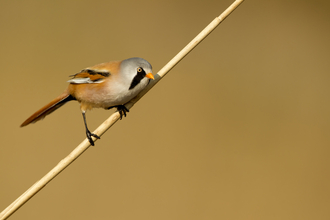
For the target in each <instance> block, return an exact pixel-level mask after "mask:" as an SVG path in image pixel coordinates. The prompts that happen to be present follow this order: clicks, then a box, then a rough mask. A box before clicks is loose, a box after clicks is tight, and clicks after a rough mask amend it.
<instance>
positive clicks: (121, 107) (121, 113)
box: [107, 105, 129, 120]
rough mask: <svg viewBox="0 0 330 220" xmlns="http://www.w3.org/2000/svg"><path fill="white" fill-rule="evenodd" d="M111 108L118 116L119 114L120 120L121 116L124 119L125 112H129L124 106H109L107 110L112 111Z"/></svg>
mask: <svg viewBox="0 0 330 220" xmlns="http://www.w3.org/2000/svg"><path fill="white" fill-rule="evenodd" d="M112 108H117V111H118V112H119V114H120V120H121V119H122V118H123V116H125V117H126V112H129V110H128V109H127V108H126V106H125V105H116V106H111V107H109V108H107V109H108V110H109V109H112Z"/></svg>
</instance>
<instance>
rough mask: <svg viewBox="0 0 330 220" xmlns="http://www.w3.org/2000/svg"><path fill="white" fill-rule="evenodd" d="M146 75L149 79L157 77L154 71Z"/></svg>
mask: <svg viewBox="0 0 330 220" xmlns="http://www.w3.org/2000/svg"><path fill="white" fill-rule="evenodd" d="M146 77H147V78H149V79H155V77H154V76H153V75H152V73H148V74H147V75H146Z"/></svg>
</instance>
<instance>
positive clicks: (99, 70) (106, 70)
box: [68, 61, 121, 84]
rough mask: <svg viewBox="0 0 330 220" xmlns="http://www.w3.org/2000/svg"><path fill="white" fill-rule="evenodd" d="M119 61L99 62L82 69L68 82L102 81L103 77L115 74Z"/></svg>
mask: <svg viewBox="0 0 330 220" xmlns="http://www.w3.org/2000/svg"><path fill="white" fill-rule="evenodd" d="M120 63H121V62H120V61H114V62H108V63H101V64H97V65H95V66H92V67H89V68H86V69H83V70H82V71H81V72H79V73H77V74H75V75H73V78H72V79H71V80H69V81H68V82H70V83H74V84H82V83H100V82H103V79H105V78H107V77H109V76H110V75H112V74H117V72H118V68H119V65H120Z"/></svg>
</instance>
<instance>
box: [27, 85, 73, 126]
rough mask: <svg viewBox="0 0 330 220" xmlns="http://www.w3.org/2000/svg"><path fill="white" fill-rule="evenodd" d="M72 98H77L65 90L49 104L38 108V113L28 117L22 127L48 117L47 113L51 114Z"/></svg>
mask: <svg viewBox="0 0 330 220" xmlns="http://www.w3.org/2000/svg"><path fill="white" fill-rule="evenodd" d="M71 100H76V99H75V98H74V97H73V96H71V95H70V94H69V92H68V91H65V92H64V93H63V94H61V95H60V96H58V97H57V98H55V99H54V100H53V101H51V102H50V103H49V104H47V105H45V106H44V107H42V108H41V109H40V110H38V111H37V112H36V113H34V114H33V115H31V116H30V117H29V118H28V119H26V120H25V121H24V122H23V123H22V124H21V127H24V126H26V125H28V124H31V123H35V122H37V121H39V120H41V119H43V118H44V117H46V116H47V115H49V114H50V113H52V112H53V111H55V110H56V109H58V108H59V107H61V106H62V105H64V104H65V103H67V102H68V101H71Z"/></svg>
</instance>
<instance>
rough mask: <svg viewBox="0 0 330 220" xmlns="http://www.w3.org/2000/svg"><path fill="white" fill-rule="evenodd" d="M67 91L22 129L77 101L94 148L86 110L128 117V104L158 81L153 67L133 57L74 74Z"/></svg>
mask: <svg viewBox="0 0 330 220" xmlns="http://www.w3.org/2000/svg"><path fill="white" fill-rule="evenodd" d="M70 77H72V78H71V79H70V80H69V81H68V82H69V85H68V88H67V89H66V90H65V91H64V92H63V93H62V94H61V95H59V96H58V97H56V98H55V99H54V100H53V101H51V102H50V103H48V104H47V105H45V106H44V107H42V108H41V109H39V110H38V111H36V112H35V113H34V114H32V115H31V116H30V117H29V118H28V119H26V120H25V121H24V122H23V123H22V124H21V126H20V127H24V126H27V125H29V124H31V123H35V122H37V121H39V120H41V119H43V118H45V117H46V116H47V115H49V114H51V113H52V112H54V111H55V110H56V109H58V108H60V107H61V106H63V105H64V104H65V103H67V102H69V101H73V100H75V101H78V102H79V103H80V110H81V113H82V116H83V120H84V125H85V130H86V137H87V139H88V141H89V143H90V144H91V145H92V146H94V141H93V139H92V137H95V138H96V139H100V137H99V136H98V135H96V134H94V133H92V132H91V131H90V130H89V129H88V126H87V120H86V111H87V110H91V109H93V108H104V109H111V108H117V111H118V112H119V114H120V119H122V117H123V116H125V117H126V113H127V112H129V110H128V109H127V108H126V107H125V104H126V103H127V102H129V101H130V100H131V99H132V98H134V97H136V96H137V95H138V94H139V93H140V92H141V91H142V90H143V89H144V88H145V87H146V86H147V85H148V83H149V81H150V80H153V79H155V78H154V76H153V74H152V66H151V64H150V63H149V62H148V61H146V60H145V59H143V58H139V57H133V58H129V59H125V60H122V61H110V62H106V63H101V64H97V65H94V66H92V67H87V68H85V69H83V70H81V71H80V72H78V73H76V74H74V75H71V76H70Z"/></svg>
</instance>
